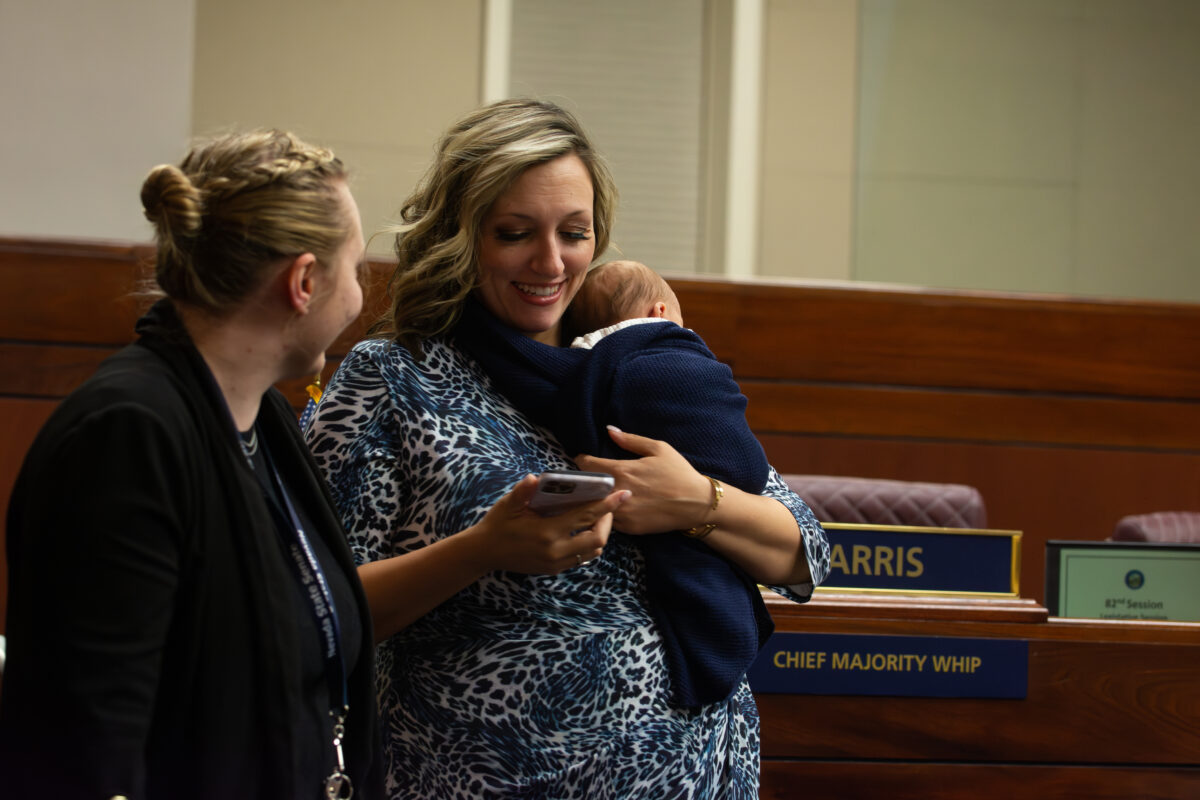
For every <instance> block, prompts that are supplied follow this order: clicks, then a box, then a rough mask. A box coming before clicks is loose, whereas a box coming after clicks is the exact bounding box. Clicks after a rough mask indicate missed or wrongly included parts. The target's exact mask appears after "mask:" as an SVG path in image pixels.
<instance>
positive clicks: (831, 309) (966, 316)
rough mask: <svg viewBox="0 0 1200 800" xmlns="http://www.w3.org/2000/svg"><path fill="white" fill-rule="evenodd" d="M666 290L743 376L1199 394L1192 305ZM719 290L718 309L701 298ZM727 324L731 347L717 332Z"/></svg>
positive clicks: (691, 285) (753, 286)
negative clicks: (733, 328) (731, 331)
mask: <svg viewBox="0 0 1200 800" xmlns="http://www.w3.org/2000/svg"><path fill="white" fill-rule="evenodd" d="M671 285H672V286H673V287H674V288H675V291H676V293H677V294H678V295H679V299H680V302H681V304H682V305H683V311H684V314H685V317H686V321H687V324H688V325H689V326H690V327H693V328H695V329H696V330H697V331H699V332H700V333H701V334H702V335H704V336H705V337H707V338H710V339H711V341H712V343H713V345H712V346H713V347H714V351H715V352H716V353H717V354H718V356H720V357H721V358H722V359H730V360H732V362H733V364H734V369H735V371H736V372H737V374H738V375H740V376H743V377H747V378H751V377H754V378H759V377H761V378H777V379H784V380H818V381H820V380H824V381H835V382H850V383H853V382H860V383H869V384H896V385H904V386H931V387H933V386H938V387H961V388H968V387H969V388H980V389H1002V390H1012V389H1020V390H1024V391H1047V392H1096V393H1104V394H1108V393H1111V394H1118V395H1130V396H1135V397H1137V396H1144V397H1168V398H1171V397H1176V398H1179V397H1186V398H1193V399H1194V398H1196V397H1200V329H1197V326H1196V318H1197V313H1198V311H1197V308H1196V307H1195V306H1193V305H1186V304H1170V303H1152V302H1142V301H1119V300H1114V301H1094V300H1093V301H1088V300H1081V299H1071V298H1055V297H1037V296H1023V295H1007V296H1006V295H998V294H983V293H972V292H951V291H933V290H916V289H905V288H902V287H889V288H886V289H882V288H869V287H863V286H858V285H849V284H846V285H812V284H803V283H745V284H735V285H734V288H733V289H732V290H729V289H719V290H718V289H714V288H713V282H712V281H700V280H694V279H683V278H680V279H673V280H672V281H671ZM714 291H715V292H717V293H718V296H719V298H720V299H719V302H717V303H713V302H711V301H710V300H708V299H707V298H705V295H709V294H711V293H713V292H714ZM702 298H703V299H702ZM714 315H719V316H720V317H722V318H723V320H724V321H723V323H721V324H716V323H715V322H714V320H713V316H714ZM731 319H732V320H733V321H734V324H735V325H736V332H735V333H734V335H733V337H732V347H730V342H729V341H727V333H726V331H725V330H724V328H723V327H722V326H723V325H727V324H729V321H730V320H731ZM710 323H712V328H713V332H712V333H710V332H709V326H710Z"/></svg>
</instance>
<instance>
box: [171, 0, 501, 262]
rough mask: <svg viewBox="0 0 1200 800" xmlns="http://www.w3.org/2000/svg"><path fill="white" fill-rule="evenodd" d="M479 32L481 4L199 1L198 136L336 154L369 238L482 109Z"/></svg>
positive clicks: (460, 0) (384, 248)
mask: <svg viewBox="0 0 1200 800" xmlns="http://www.w3.org/2000/svg"><path fill="white" fill-rule="evenodd" d="M482 25H483V4H482V0H436V2H432V1H431V0H355V1H354V2H329V0H197V13H196V79H195V103H194V105H193V114H194V127H195V130H196V132H197V133H199V134H210V133H215V132H218V131H221V130H226V129H230V128H248V127H259V126H262V127H275V128H284V129H287V130H292V131H294V132H295V133H296V134H298V135H300V136H302V137H304V138H306V139H309V140H311V141H312V142H314V143H316V144H321V145H325V146H327V147H329V148H331V149H332V150H333V151H334V152H336V153H337V154H338V156H340V157H341V158H342V160H343V161H344V162H346V165H347V166H348V167H349V168H350V170H351V173H352V176H351V189H352V190H353V192H354V197H355V200H356V201H357V202H358V207H359V210H360V211H361V213H362V220H363V233H364V234H365V235H366V236H367V237H368V238H370V236H371V234H372V233H375V232H377V231H379V230H380V229H381V228H383V227H384V226H385V225H387V224H388V223H389V222H391V221H394V220H395V219H396V212H397V211H398V210H399V207H400V204H401V203H402V202H403V200H404V199H405V197H406V196H407V195H408V193H409V192H410V191H411V190H412V188H413V186H414V185H415V184H416V182H417V180H418V179H419V178H420V176H421V175H422V173H423V172H424V171H425V168H426V167H427V166H428V164H429V162H430V161H431V160H432V158H433V146H434V142H435V140H436V138H437V137H438V135H439V134H440V133H441V132H442V131H443V130H444V129H445V128H446V127H448V126H449V125H450V123H451V122H453V121H454V120H455V119H456V118H458V117H459V116H460V115H462V114H463V113H465V112H467V111H469V110H470V109H472V108H474V107H475V106H476V105H478V104H479V102H480V95H481V88H480V87H481V75H482V41H483V30H482ZM370 248H371V250H372V251H373V252H377V253H381V252H389V251H390V250H391V238H390V237H386V236H381V237H379V238H377V239H375V240H373V241H372V242H371V243H370Z"/></svg>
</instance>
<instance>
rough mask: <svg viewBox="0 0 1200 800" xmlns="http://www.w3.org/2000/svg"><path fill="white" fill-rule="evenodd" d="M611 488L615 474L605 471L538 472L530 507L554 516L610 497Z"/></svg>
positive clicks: (547, 515)
mask: <svg viewBox="0 0 1200 800" xmlns="http://www.w3.org/2000/svg"><path fill="white" fill-rule="evenodd" d="M612 490H613V477H612V475H609V474H607V473H604V472H580V471H577V470H549V471H547V472H543V473H542V474H541V475H538V488H537V493H536V494H534V496H533V499H531V500H530V501H529V507H530V508H531V509H533V510H534V511H536V512H537V513H539V514H541V515H542V516H543V517H551V516H554V515H555V514H561V513H562V512H564V511H566V510H567V509H568V508H571V507H572V506H577V505H581V504H583V503H591V502H594V501H596V500H599V499H601V498H603V497H607V496H608V494H609V493H611V492H612Z"/></svg>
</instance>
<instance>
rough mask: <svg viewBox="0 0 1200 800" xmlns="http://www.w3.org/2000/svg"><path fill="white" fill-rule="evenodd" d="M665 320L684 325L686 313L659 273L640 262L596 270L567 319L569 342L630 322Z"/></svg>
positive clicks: (615, 263)
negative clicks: (654, 318)
mask: <svg viewBox="0 0 1200 800" xmlns="http://www.w3.org/2000/svg"><path fill="white" fill-rule="evenodd" d="M639 317H662V318H663V319H668V320H670V321H671V322H674V323H675V324H677V325H683V310H682V309H681V308H680V307H679V299H678V298H677V297H676V296H675V292H673V291H671V287H670V286H669V285H667V282H666V281H665V280H663V279H662V276H660V275H659V274H658V273H657V272H655V271H654V270H652V269H650V268H649V267H647V266H646V265H645V264H642V263H639V262H637V261H609V262H606V263H604V264H600V265H598V266H596V267H593V268H592V270H591V271H590V272H588V274H587V277H586V278H584V280H583V285H582V286H580V287H579V292H578V293H577V294H576V295H575V299H574V300H572V301H571V306H570V308H569V309H567V315H566V317H565V318H564V325H565V326H566V333H567V341H570V340H571V339H572V338H574V337H575V336H582V335H583V334H585V333H589V332H591V331H594V330H599V329H600V328H607V327H608V326H609V325H615V324H617V323H618V322H622V321H624V320H627V319H637V318H639Z"/></svg>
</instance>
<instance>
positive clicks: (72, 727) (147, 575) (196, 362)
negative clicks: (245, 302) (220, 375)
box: [0, 301, 382, 800]
mask: <svg viewBox="0 0 1200 800" xmlns="http://www.w3.org/2000/svg"><path fill="white" fill-rule="evenodd" d="M137 330H138V332H139V333H140V334H141V337H140V338H139V340H138V341H137V342H136V343H134V344H132V345H130V346H129V347H126V348H125V349H123V350H122V351H120V352H119V353H117V354H116V355H114V356H113V357H112V358H110V359H108V360H107V361H105V362H104V364H102V365H101V366H100V368H99V369H98V370H97V372H96V374H95V375H94V376H92V377H91V378H90V379H89V380H88V381H87V382H86V383H85V384H84V385H83V386H82V387H80V388H79V389H78V390H77V391H75V392H74V393H72V394H71V395H70V396H69V397H68V398H67V399H66V400H64V401H63V403H62V404H61V405H60V406H59V408H58V409H57V410H56V411H55V413H54V414H53V415H52V416H51V418H50V420H49V421H48V422H47V423H46V425H45V427H44V428H43V429H42V431H41V433H40V434H39V435H38V437H37V439H36V441H35V442H34V444H33V446H32V448H31V449H30V451H29V453H28V455H27V457H26V460H25V464H24V466H23V467H22V470H21V474H20V476H19V478H18V480H17V483H16V485H15V487H14V490H13V494H12V499H11V501H10V505H9V513H8V543H7V546H8V564H9V570H10V581H9V600H8V618H7V635H8V643H9V645H8V651H9V654H8V663H7V667H6V670H5V675H4V683H3V687H2V689H3V691H2V692H0V775H2V776H3V779H2V780H3V782H4V785H5V788H6V790H8V789H12V790H13V796H20V795H21V791H20V790H21V789H24V790H25V793H26V794H28V795H29V796H40V797H89V798H108V797H110V796H112V795H118V794H120V795H127V796H129V797H131V798H138V799H139V800H140V799H141V798H156V797H163V798H165V797H170V798H193V797H194V798H201V797H204V798H208V797H221V798H272V799H273V800H274V798H283V797H286V798H293V797H296V798H299V797H318V796H319V787H317V786H311V787H310V786H296V785H294V784H295V780H296V773H297V771H296V767H297V761H298V756H297V751H296V747H295V742H294V741H293V736H292V731H291V725H290V720H291V719H292V718H293V714H294V713H296V709H297V708H298V705H299V704H300V703H301V702H302V699H303V695H302V690H301V682H300V679H299V669H298V666H297V663H296V657H295V654H296V653H297V652H298V650H299V648H298V644H297V641H298V640H297V626H296V620H295V605H294V602H295V601H294V595H293V594H289V593H291V592H294V591H295V589H294V585H293V581H294V578H293V576H292V574H291V573H290V572H289V568H288V565H287V564H286V563H285V561H284V557H283V554H282V552H281V549H280V547H279V544H278V541H277V539H276V538H275V537H276V536H277V534H276V531H275V527H274V524H273V521H272V517H271V514H270V510H269V509H268V507H267V504H266V502H265V501H264V499H263V495H262V492H261V489H260V486H259V484H258V482H257V480H256V479H255V477H254V473H253V471H252V470H251V469H250V468H249V467H248V465H247V463H246V461H245V459H244V458H243V456H242V454H241V452H240V448H239V445H238V442H237V432H236V430H235V429H234V426H233V422H232V419H231V417H230V415H229V412H228V410H227V408H226V406H225V403H224V399H223V398H222V396H221V395H220V392H219V390H218V389H217V386H216V382H215V381H214V379H213V378H212V375H211V373H210V372H209V370H208V368H207V366H206V365H205V363H204V361H203V359H202V358H201V356H200V354H199V353H198V352H197V351H196V349H195V348H194V346H192V344H191V342H190V340H189V339H188V337H187V334H186V331H185V330H184V328H183V327H182V325H181V324H180V323H179V321H178V318H177V317H176V315H175V313H174V309H173V307H172V306H171V305H170V303H169V302H168V301H162V302H160V303H158V304H156V305H155V307H154V308H152V309H151V311H150V313H149V314H147V315H146V316H145V317H143V318H142V319H141V320H140V321H139V322H138V328H137ZM258 428H259V432H260V436H262V437H263V438H265V440H266V441H267V443H268V445H269V447H270V450H271V452H272V454H273V455H274V457H275V461H276V462H277V464H278V467H279V469H280V471H281V473H282V474H283V476H284V479H285V481H286V482H287V483H288V485H289V486H290V487H291V488H292V490H293V491H294V493H295V494H296V495H297V498H296V499H297V502H299V503H301V504H302V505H303V509H304V511H305V513H306V514H307V515H308V518H309V519H310V520H311V521H312V523H313V525H314V528H315V530H314V531H311V532H309V533H310V535H320V536H321V537H322V539H323V540H324V541H325V542H326V543H327V545H328V547H329V549H330V551H331V552H332V553H333V555H334V558H335V559H336V561H337V563H338V565H339V566H340V568H341V569H342V570H343V571H344V573H345V576H346V578H347V580H348V581H349V583H350V586H351V588H352V590H353V593H354V597H355V600H356V603H357V607H356V608H352V609H339V613H340V614H342V615H345V614H358V615H359V617H360V619H361V625H362V631H363V634H362V641H361V647H360V650H359V652H358V653H357V667H356V669H355V670H354V671H353V672H352V673H351V674H350V675H349V676H348V679H349V683H350V708H351V711H350V716H349V719H348V720H347V735H346V742H345V749H346V759H347V762H348V769H347V771H348V772H349V773H350V775H351V777H352V778H353V779H354V782H355V784H356V789H357V791H356V797H365V798H373V797H382V789H381V777H380V776H381V774H382V772H381V770H380V764H379V757H378V755H377V753H378V752H379V743H378V730H377V714H376V700H375V688H374V646H373V636H372V634H371V626H370V616H369V614H368V611H367V605H366V598H365V596H364V595H363V591H362V586H361V584H360V583H359V581H358V577H357V573H356V571H355V567H354V563H353V559H352V557H351V554H350V551H349V548H348V546H347V544H346V540H345V534H344V532H343V530H342V527H341V523H340V521H339V518H338V515H337V513H336V512H335V510H334V507H333V502H332V500H331V498H330V496H329V493H328V490H327V489H326V487H325V484H324V482H323V480H322V479H321V477H320V475H319V473H318V470H317V467H316V465H315V463H314V462H313V460H312V457H311V455H310V454H309V452H308V449H307V447H306V446H305V444H304V441H303V439H302V438H301V436H300V431H299V428H298V426H297V424H296V418H295V415H294V412H293V411H292V409H291V407H290V406H289V404H288V403H287V401H286V400H285V399H284V397H283V396H282V395H281V394H280V393H279V392H277V391H275V390H271V391H270V392H268V394H267V395H266V396H265V397H264V400H263V404H262V408H261V410H260V412H259V417H258ZM14 781H15V782H14Z"/></svg>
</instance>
